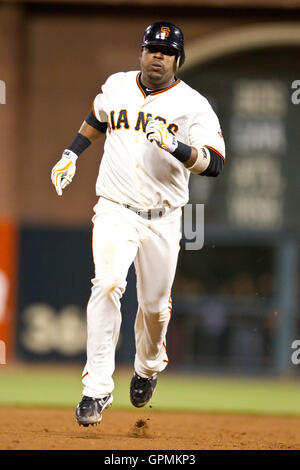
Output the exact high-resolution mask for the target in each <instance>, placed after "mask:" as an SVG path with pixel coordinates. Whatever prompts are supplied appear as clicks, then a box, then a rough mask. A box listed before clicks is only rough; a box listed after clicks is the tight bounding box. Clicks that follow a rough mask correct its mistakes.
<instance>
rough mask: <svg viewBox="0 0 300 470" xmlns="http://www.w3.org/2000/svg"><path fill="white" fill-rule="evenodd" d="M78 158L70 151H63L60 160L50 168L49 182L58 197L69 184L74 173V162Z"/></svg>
mask: <svg viewBox="0 0 300 470" xmlns="http://www.w3.org/2000/svg"><path fill="white" fill-rule="evenodd" d="M77 158H78V156H77V155H76V153H74V152H72V150H68V149H66V150H64V151H63V154H62V157H61V159H60V160H59V162H57V163H56V165H55V166H54V167H53V168H52V171H51V181H52V183H53V184H54V186H55V189H56V192H57V194H58V195H59V196H61V195H62V190H63V189H65V187H66V186H68V184H70V183H71V181H72V179H73V176H74V175H75V171H76V160H77Z"/></svg>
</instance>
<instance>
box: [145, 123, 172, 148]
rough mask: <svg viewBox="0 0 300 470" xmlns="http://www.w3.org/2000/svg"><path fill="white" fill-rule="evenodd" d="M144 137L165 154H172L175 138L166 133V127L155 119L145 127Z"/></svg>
mask: <svg viewBox="0 0 300 470" xmlns="http://www.w3.org/2000/svg"><path fill="white" fill-rule="evenodd" d="M146 137H147V139H148V140H149V141H150V142H153V141H155V142H156V143H157V145H158V146H159V147H161V148H162V149H164V150H166V151H167V152H170V153H172V152H174V151H175V150H176V149H177V147H178V143H177V139H176V137H175V136H174V135H173V134H171V132H169V131H168V127H167V125H166V124H164V123H163V122H161V121H158V120H157V119H150V120H149V121H148V123H147V126H146Z"/></svg>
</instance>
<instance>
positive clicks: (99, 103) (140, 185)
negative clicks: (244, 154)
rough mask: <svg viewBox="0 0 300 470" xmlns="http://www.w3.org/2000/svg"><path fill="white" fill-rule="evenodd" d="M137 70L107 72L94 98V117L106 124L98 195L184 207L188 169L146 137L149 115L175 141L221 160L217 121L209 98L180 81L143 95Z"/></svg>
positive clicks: (152, 205)
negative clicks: (211, 152)
mask: <svg viewBox="0 0 300 470" xmlns="http://www.w3.org/2000/svg"><path fill="white" fill-rule="evenodd" d="M139 74H140V72H139V71H130V72H120V73H116V74H114V75H111V76H110V77H109V78H108V79H107V81H106V82H105V84H104V85H103V86H102V92H101V93H99V94H98V95H97V96H96V98H95V100H94V103H93V111H94V115H95V117H96V118H97V119H98V120H99V121H101V122H107V123H108V130H107V133H106V141H105V146H104V155H103V158H102V161H101V164H100V169H99V175H98V178H97V183H96V193H97V195H98V196H104V197H106V198H109V199H112V200H114V201H117V202H120V203H126V204H129V205H132V206H134V207H137V208H141V209H145V210H146V209H151V208H159V207H163V206H169V207H171V208H175V207H182V206H184V205H185V204H186V203H187V202H188V199H189V191H188V182H189V176H190V172H189V170H187V169H186V168H185V167H184V165H183V164H182V163H181V162H180V161H178V160H177V159H176V158H175V157H174V156H173V155H171V154H170V153H168V152H167V151H165V150H162V149H160V148H159V147H158V146H157V144H156V143H155V142H152V143H150V142H149V141H148V140H147V139H146V134H145V128H146V121H147V118H148V117H151V116H152V117H153V118H155V119H159V120H162V121H163V122H164V123H166V124H167V126H168V129H169V130H170V131H171V132H173V133H174V134H175V135H176V138H177V139H178V140H179V141H181V142H183V143H185V144H187V145H191V146H194V147H196V148H199V147H203V146H207V147H208V148H212V149H214V150H215V151H216V152H217V153H218V154H220V155H221V156H222V158H223V159H225V147H224V140H223V137H222V133H221V131H220V124H219V120H218V118H217V116H216V114H215V113H214V111H213V109H212V107H211V106H210V104H209V103H208V101H207V99H206V98H204V97H203V96H202V95H201V94H200V93H198V92H197V91H196V90H194V89H192V88H191V87H190V86H189V85H187V84H186V83H184V82H183V81H182V80H179V79H178V80H177V81H176V82H175V83H173V84H172V85H171V86H169V87H168V88H165V89H163V90H162V91H156V92H154V93H152V94H150V95H148V96H145V93H144V91H143V90H142V88H141V86H140V84H139V80H138V77H139Z"/></svg>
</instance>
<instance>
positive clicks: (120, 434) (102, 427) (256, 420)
mask: <svg viewBox="0 0 300 470" xmlns="http://www.w3.org/2000/svg"><path fill="white" fill-rule="evenodd" d="M299 429H300V417H290V416H261V415H237V414H236V415H232V414H222V415H220V414H204V413H197V414H194V413H170V412H160V411H154V410H152V409H149V408H147V409H145V410H142V411H141V410H135V409H133V410H132V411H131V410H117V409H113V407H111V408H110V409H109V410H105V411H104V413H103V420H102V422H101V424H99V425H98V426H89V427H88V428H84V427H82V426H80V427H79V426H78V424H77V423H76V420H75V417H74V410H73V409H69V408H68V409H57V408H27V407H26V408H22V407H14V408H12V407H0V449H1V450H5V449H7V450H97V449H102V450H103V449H104V450H194V449H198V450H221V449H224V450H225V449H226V450H232V449H233V450H245V449H251V450H260V449H261V450H269V449H272V450H282V449H283V450H295V449H300V436H299V434H300V433H299Z"/></svg>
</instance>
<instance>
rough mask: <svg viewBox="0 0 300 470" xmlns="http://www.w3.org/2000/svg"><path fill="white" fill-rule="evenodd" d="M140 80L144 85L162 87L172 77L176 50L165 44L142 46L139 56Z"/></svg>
mask: <svg viewBox="0 0 300 470" xmlns="http://www.w3.org/2000/svg"><path fill="white" fill-rule="evenodd" d="M140 62H141V71H142V80H143V83H144V84H145V85H146V86H149V87H152V88H163V87H164V86H168V85H169V84H170V83H171V82H172V81H173V79H174V72H175V70H176V50H175V49H173V48H171V47H167V46H158V45H155V46H154V45H152V46H147V47H143V49H142V55H141V58H140Z"/></svg>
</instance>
